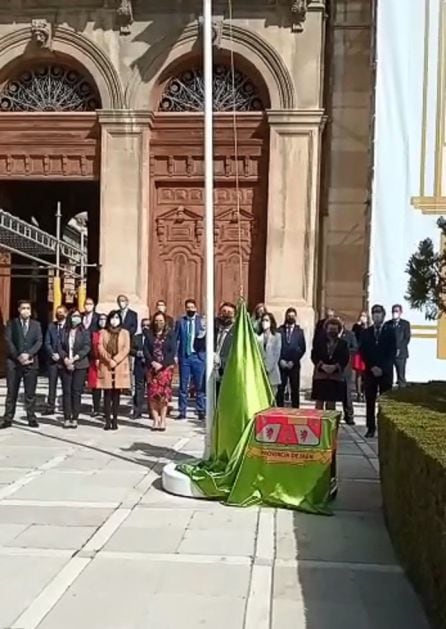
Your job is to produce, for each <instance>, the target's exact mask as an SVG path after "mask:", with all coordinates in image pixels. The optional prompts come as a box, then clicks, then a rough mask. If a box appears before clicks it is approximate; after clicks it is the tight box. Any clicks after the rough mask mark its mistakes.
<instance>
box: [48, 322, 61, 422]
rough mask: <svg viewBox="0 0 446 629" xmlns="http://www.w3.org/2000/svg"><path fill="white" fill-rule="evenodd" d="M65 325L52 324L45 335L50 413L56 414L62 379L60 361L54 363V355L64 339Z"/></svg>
mask: <svg viewBox="0 0 446 629" xmlns="http://www.w3.org/2000/svg"><path fill="white" fill-rule="evenodd" d="M64 327H65V324H64V323H62V324H60V323H57V321H55V322H53V323H50V324H49V326H48V329H47V331H46V334H45V345H44V347H45V352H46V355H47V357H48V411H51V412H53V413H54V409H55V406H56V391H57V380H58V378H59V377H60V378H61V369H60V368H61V363H60V359H59V360H56V361H54V360H53V354H57V346H58V343H59V340H60V338H61V337H62V334H63V330H64Z"/></svg>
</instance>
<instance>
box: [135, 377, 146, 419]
mask: <svg viewBox="0 0 446 629" xmlns="http://www.w3.org/2000/svg"><path fill="white" fill-rule="evenodd" d="M145 397H146V379H145V378H144V377H141V376H139V375H138V376H136V375H135V393H134V396H133V406H134V409H135V412H136V413H142V412H143V410H144V402H145Z"/></svg>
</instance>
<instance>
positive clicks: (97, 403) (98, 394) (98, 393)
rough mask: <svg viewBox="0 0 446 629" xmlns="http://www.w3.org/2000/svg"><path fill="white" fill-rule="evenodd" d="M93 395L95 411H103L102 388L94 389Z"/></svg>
mask: <svg viewBox="0 0 446 629" xmlns="http://www.w3.org/2000/svg"><path fill="white" fill-rule="evenodd" d="M91 397H92V399H93V413H100V412H101V398H102V389H92V390H91Z"/></svg>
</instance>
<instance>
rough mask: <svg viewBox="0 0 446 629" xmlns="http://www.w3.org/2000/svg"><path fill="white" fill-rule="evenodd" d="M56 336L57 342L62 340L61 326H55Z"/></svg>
mask: <svg viewBox="0 0 446 629" xmlns="http://www.w3.org/2000/svg"><path fill="white" fill-rule="evenodd" d="M57 336H58V338H59V340H60V339H61V338H62V326H61V325H58V326H57Z"/></svg>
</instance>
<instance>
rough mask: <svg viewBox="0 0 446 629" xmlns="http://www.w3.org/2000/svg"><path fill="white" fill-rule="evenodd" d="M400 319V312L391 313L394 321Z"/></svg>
mask: <svg viewBox="0 0 446 629" xmlns="http://www.w3.org/2000/svg"><path fill="white" fill-rule="evenodd" d="M400 317H401V313H400V312H392V318H393V319H394V320H395V321H398V319H399V318H400Z"/></svg>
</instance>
